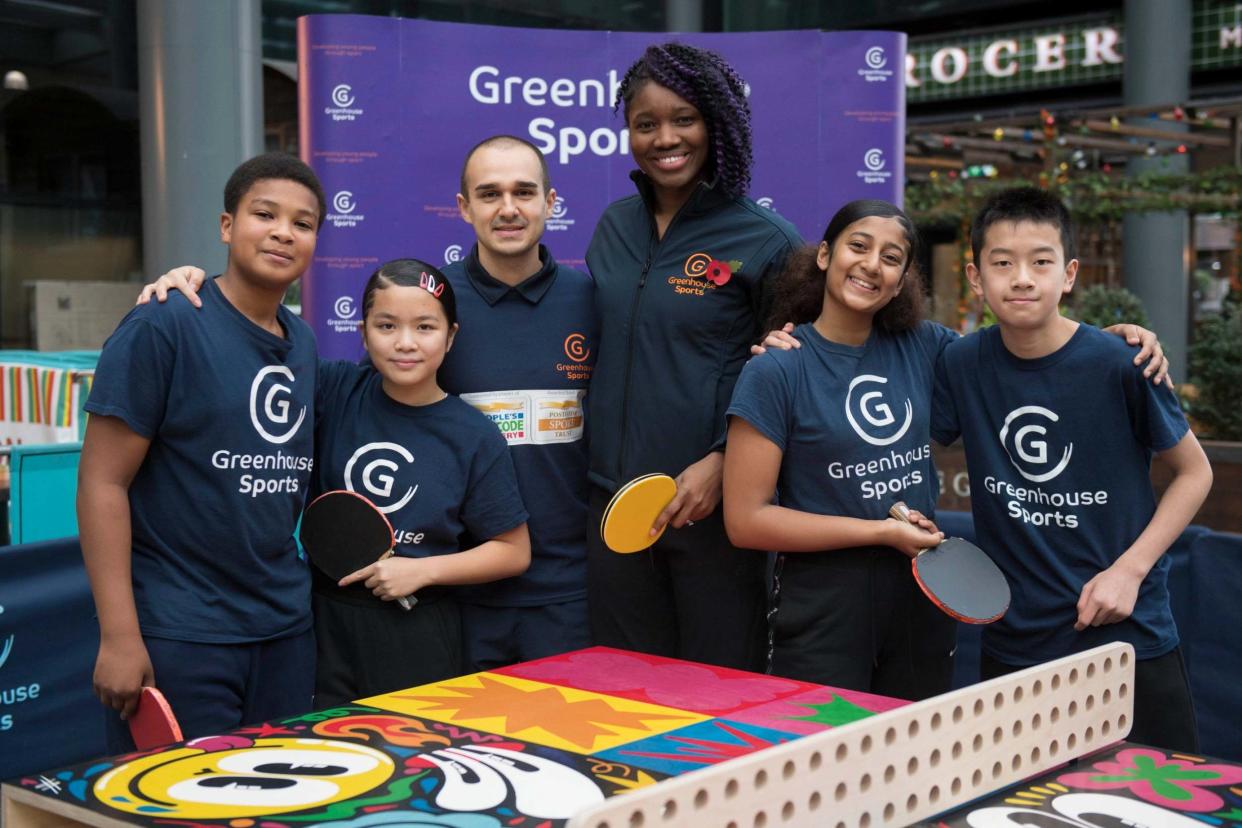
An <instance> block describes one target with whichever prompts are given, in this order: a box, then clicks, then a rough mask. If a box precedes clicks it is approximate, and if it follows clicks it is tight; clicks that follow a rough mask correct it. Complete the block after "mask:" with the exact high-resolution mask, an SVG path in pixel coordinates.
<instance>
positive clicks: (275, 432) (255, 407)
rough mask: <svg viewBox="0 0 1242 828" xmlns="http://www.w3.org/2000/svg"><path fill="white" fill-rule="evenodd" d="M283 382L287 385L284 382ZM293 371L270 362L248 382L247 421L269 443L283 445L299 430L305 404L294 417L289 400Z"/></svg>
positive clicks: (291, 398) (304, 415) (290, 400)
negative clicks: (248, 418) (248, 404)
mask: <svg viewBox="0 0 1242 828" xmlns="http://www.w3.org/2000/svg"><path fill="white" fill-rule="evenodd" d="M286 381H287V383H288V384H286ZM293 382H294V377H293V371H291V370H289V368H287V367H286V366H284V365H269V366H267V367H266V368H261V369H259V372H258V373H257V374H255V376H254V381H253V382H252V383H250V422H251V424H253V425H254V430H255V431H257V432H258V433H259V436H260V437H262V438H263V439H264V440H267V441H268V442H269V443H275V444H276V445H282V444H284V443H287V442H289V440H290V438H292V437H293V435H295V434H297V433H298V428H299V427H300V426H301V425H302V421H303V420H305V419H306V406H302V408H301V409H300V410H299V411H298V413H297V419H296V420H293V424H292V425H290V424H289V423H290V421H291V420H292V418H293V413H292V410H291V409H292V400H293V388H292V387H291V385H292V383H293Z"/></svg>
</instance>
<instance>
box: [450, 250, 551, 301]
mask: <svg viewBox="0 0 1242 828" xmlns="http://www.w3.org/2000/svg"><path fill="white" fill-rule="evenodd" d="M539 262H540V267H539V270H538V271H536V272H535V273H534V274H532V275H530V276H528V277H526V278H525V279H523V280H522V281H521V282H519V283H518V284H517V285H515V286H513V287H510V286H509V285H506V284H505V283H504V282H502V281H500V280H499V279H497V278H496V277H495V276H493V275H492V274H490V273H488V272H487V270H485V269H484V267H483V263H482V262H480V261H479V244H478V242H475V244H474V246H473V247H471V248H470V253H469V255H467V256H466V278H468V279H469V280H470V284H472V285H474V289H475V290H477V291H478V292H479V295H480V296H482V297H483V299H484V301H486V302H487V304H489V305H495V304H496V303H497V302H499V301H500V300H501V299H503V298H504V297H505V295H506V294H508V293H509V291H514V292H515V293H517V294H518V295H519V296H521V297H522V298H523V299H525V300H526V301H527V302H530V303H531V304H532V305H537V304H539V300H541V299H543V295H544V294H545V293H547V292H548V288H550V287H552V282H553V281H555V279H556V260H555V259H553V258H552V254H551V253H549V252H548V248H546V247H544V246H543V245H542V244H541V245H539Z"/></svg>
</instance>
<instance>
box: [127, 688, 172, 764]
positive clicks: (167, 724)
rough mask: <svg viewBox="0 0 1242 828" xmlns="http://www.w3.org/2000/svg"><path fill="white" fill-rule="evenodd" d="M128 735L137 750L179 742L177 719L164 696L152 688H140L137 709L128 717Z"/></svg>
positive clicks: (151, 748)
mask: <svg viewBox="0 0 1242 828" xmlns="http://www.w3.org/2000/svg"><path fill="white" fill-rule="evenodd" d="M129 735H130V737H131V738H132V739H133V740H134V747H136V748H137V749H138V750H153V749H154V748H158V747H164V745H171V744H172V743H173V742H180V741H181V726H180V725H179V724H177V717H176V716H174V715H173V711H172V707H170V706H169V704H168V700H167V699H165V698H164V694H163V693H161V692H160V691H159V690H156V689H155V688H154V687H144V688H142V693H141V695H139V696H138V708H137V709H136V710H135V711H134V712H133V713H132V714H131V715H130V717H129Z"/></svg>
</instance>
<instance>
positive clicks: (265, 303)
mask: <svg viewBox="0 0 1242 828" xmlns="http://www.w3.org/2000/svg"><path fill="white" fill-rule="evenodd" d="M324 214H325V208H324V195H323V189H322V187H321V186H320V184H319V180H318V178H317V177H316V176H315V174H314V172H313V171H311V169H310V168H309V167H307V166H306V165H305V164H303V163H302V162H301V161H299V160H298V159H296V158H294V157H292V156H288V155H282V154H276V153H271V154H268V155H262V156H259V157H257V158H252V159H250V160H249V161H246V162H245V163H243V164H242V165H241V166H239V167H238V168H237V169H236V170H235V171H234V172H233V174H232V176H231V177H230V178H229V181H228V183H227V184H226V186H225V190H224V212H223V213H221V214H220V240H221V241H222V242H223V243H225V244H227V245H228V247H229V254H228V264H227V266H226V268H225V271H224V273H223V274H222V275H220V276H219V277H217V278H215V279H212V280H209V281H208V282H207V283H206V284H205V285H204V288H203V291H202V306H203V307H202V311H201V312H195V311H194V309H193V308H192V307H191V305H190V303H189V302H187V301H186V300H185V298H184V297H181V296H178V297H175V298H173V299H171V300H170V301H169V303H168V307H166V308H161V307H159V306H158V305H143V306H139V307H137V308H135V309H134V310H133V311H131V312H130V313H129V315H128V316H126V317H125V319H123V320H122V321H121V324H120V325H119V326H118V327H117V329H116V331H115V332H114V333H113V334H112V336H111V337H109V339H108V341H107V342H106V343H105V345H104V349H103V353H102V354H101V356H100V360H99V366H98V369H97V372H96V375H95V377H96V379H95V385H94V387H93V389H92V391H91V396H90V400H89V401H88V402H87V404H86V409H87V410H88V411H89V412H91V414H92V416H91V418H90V420H89V421H88V424H87V429H86V437H85V440H84V443H83V447H82V460H81V465H80V468H79V485H78V522H79V524H80V527H81V538H82V541H81V542H82V553H83V558H84V559H85V562H86V568H87V574H88V575H89V577H90V581H91V589H92V592H93V593H94V597H95V605H96V609H97V611H98V614H99V626H100V645H99V656H98V659H97V661H96V665H95V676H94V684H95V692H96V694H97V695H98V696H99V698H100V701H102V702H103V704H104V705H105V706H107V707H109V708H111V709H112V710H114V711H116V712H117V713H119V714H120V716H116V715H109V716H108V741H109V749H110V751H111V752H122V751H124V750H127V749H132V743H130V741H129V736H128V733H127V732H126V728H125V725H124V723H123V721H122V719H124V718H125V717H127V716H129V715H130V714H132V713H133V711H134V709H135V707H136V705H137V701H138V694H139V692H140V690H141V688H142V686H144V685H156V686H158V687H159V688H160V690H161V691H162V692H163V693H164V695H165V696H166V697H167V698H168V701H169V703H170V705H171V706H172V708H173V710H174V711H175V713H176V715H177V718H178V720H179V722H180V724H181V728H182V733H183V735H184V736H185V737H186V738H194V737H196V736H202V735H205V734H210V733H217V732H221V731H226V730H229V729H232V728H236V727H239V726H241V725H243V724H246V723H249V722H258V721H263V720H266V719H271V718H276V717H279V716H283V715H289V714H293V713H297V712H300V711H302V710H306V709H309V708H310V706H311V694H312V688H313V681H314V654H315V644H314V637H313V633H312V632H311V615H310V594H309V584H310V579H309V574H308V572H307V568H306V564H305V562H304V561H301V560H299V558H298V555H297V549H296V546H295V544H294V540H293V529H294V526H295V524H296V522H297V519H298V515H299V514H300V512H301V510H302V503H303V498H304V495H305V492H306V486H307V483H308V480H309V478H310V472H311V465H312V439H313V433H314V401H315V393H314V392H315V365H316V356H315V340H314V335H313V334H312V333H311V330H310V328H309V327H308V326H307V325H306V324H305V323H304V322H302V320H301V319H299V318H297V317H296V316H295V315H293V314H292V313H290V312H289V311H288V310H287V309H286V308H284V307H283V306H282V305H281V299H282V298H283V296H284V294H285V291H286V290H287V289H288V287H289V286H290V285H291V284H293V283H294V282H295V281H296V280H297V279H298V278H299V277H300V276H301V275H302V273H303V272H304V271H305V270H306V268H307V266H308V265H309V264H310V261H311V257H312V255H313V254H314V251H315V241H316V237H317V234H318V231H319V228H320V226H321V224H322V222H323V218H324ZM187 507H189V508H190V509H191V510H192V513H193V515H194V519H188V518H186V517H184V516H183V515H184V513H185V512H186V509H187Z"/></svg>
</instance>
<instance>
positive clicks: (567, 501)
mask: <svg viewBox="0 0 1242 828" xmlns="http://www.w3.org/2000/svg"><path fill="white" fill-rule="evenodd" d="M555 201H556V191H555V190H553V189H552V188H551V186H550V183H549V180H548V166H547V162H546V161H545V160H544V157H543V155H542V154H541V153H540V152H539V150H538V149H536V148H535V146H534V145H532V144H531V143H529V142H528V141H525V140H523V139H521V138H516V137H513V136H509V135H498V136H493V137H491V138H488V139H486V140H484V141H482V142H481V143H479V144H478V145H477V146H475V147H474V148H473V149H471V150H470V152H468V153H467V154H466V160H465V163H464V164H463V167H462V174H461V192H460V193H458V195H457V206H458V208H459V209H460V210H461V215H462V218H463V219H464V220H465V221H467V222H469V223H470V224H471V225H472V226H473V227H474V232H475V237H476V244H475V245H474V246H473V247H472V248H471V250H470V253H469V255H467V256H466V257H465V258H464V259H463V260H462V261H460V262H456V263H454V264H451V265H449V266H447V267H445V268H444V274H445V276H447V277H448V279H449V281H450V282H451V283H452V285H453V290H454V291H455V292H456V294H457V309H458V314H459V318H460V320H461V329H460V331H459V332H458V334H457V338H456V340H455V342H454V343H453V349H452V350H451V351H449V353H448V354H447V355H446V356H445V359H444V364H443V365H442V366H441V368H440V385H441V387H442V388H444V390H446V391H448V392H449V393H451V394H459V395H461V397H462V399H464V400H466V401H467V402H469V403H471V404H472V405H474V406H475V407H476V408H477V409H479V410H480V411H482V412H483V413H484V414H486V415H487V416H489V417H491V418H492V420H493V421H494V422H495V423H496V425H497V427H498V428H499V429H500V431H501V433H502V434H504V436H505V439H506V441H507V442H508V444H509V447H510V452H511V454H512V457H513V464H514V466H515V467H516V469H517V477H518V488H519V489H520V490H521V493H522V499H523V501H524V502H525V504H526V510H527V511H528V512H529V513H530V520H529V523H528V527H529V529H530V540H531V564H530V568H529V569H528V570H527V571H526V572H525V573H524V574H522V575H519V576H517V577H515V578H509V579H506V580H503V581H497V582H495V583H491V584H483V585H480V586H476V587H470V588H469V589H468V590H465V591H463V595H462V596H461V600H462V602H463V603H462V626H463V634H464V638H465V642H466V660H467V663H468V664H469V665H471V666H472V668H473V669H476V670H485V669H490V668H493V667H498V666H501V665H504V664H510V663H513V662H516V661H526V660H529V659H534V658H542V657H544V656H548V655H554V654H556V653H561V652H565V651H567V650H572V649H577V648H579V647H585V646H587V645H588V644H589V643H590V639H589V636H590V634H589V629H588V622H587V612H586V522H587V453H586V443H585V441H584V439H583V436H584V430H583V425H584V424H583V418H584V411H583V403H584V398H585V395H586V389H587V385H588V383H589V382H590V379H591V369H592V366H593V363H594V358H595V342H596V328H595V311H594V307H593V300H594V285H593V283H592V281H591V277H589V276H587V275H586V274H585V273H582V272H581V271H578V270H573V269H571V268H568V267H561V266H559V265H558V264H557V263H556V261H555V260H554V259H553V258H552V255H551V254H550V253H548V250H547V248H546V247H544V246H543V245H541V244H540V243H539V240H540V238H541V237H542V236H543V230H544V223H545V221H546V220H547V217H548V214H549V212H551V210H552V206H553V204H554V203H555Z"/></svg>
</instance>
